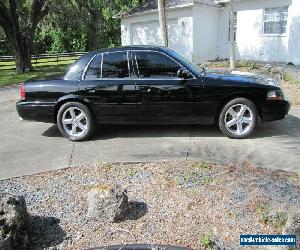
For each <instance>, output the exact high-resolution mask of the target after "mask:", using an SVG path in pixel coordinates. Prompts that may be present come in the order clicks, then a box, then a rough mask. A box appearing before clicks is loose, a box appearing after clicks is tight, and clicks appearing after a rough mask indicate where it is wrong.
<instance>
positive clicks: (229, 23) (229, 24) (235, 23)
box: [228, 12, 237, 41]
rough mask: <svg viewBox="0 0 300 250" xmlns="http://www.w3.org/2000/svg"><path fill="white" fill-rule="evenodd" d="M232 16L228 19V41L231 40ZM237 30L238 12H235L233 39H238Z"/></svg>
mask: <svg viewBox="0 0 300 250" xmlns="http://www.w3.org/2000/svg"><path fill="white" fill-rule="evenodd" d="M230 20H231V18H230V16H229V19H228V41H230V29H231V22H230ZM236 30H237V12H234V14H233V40H234V41H236Z"/></svg>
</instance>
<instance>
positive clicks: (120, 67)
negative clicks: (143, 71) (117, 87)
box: [85, 51, 129, 80]
mask: <svg viewBox="0 0 300 250" xmlns="http://www.w3.org/2000/svg"><path fill="white" fill-rule="evenodd" d="M128 77H129V64H128V56H127V51H122V52H111V53H103V54H99V55H97V56H96V57H95V58H94V59H93V60H92V62H91V63H90V65H89V66H88V69H87V71H86V75H85V80H100V79H107V78H128Z"/></svg>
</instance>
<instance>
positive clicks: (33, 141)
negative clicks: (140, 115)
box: [0, 86, 300, 179]
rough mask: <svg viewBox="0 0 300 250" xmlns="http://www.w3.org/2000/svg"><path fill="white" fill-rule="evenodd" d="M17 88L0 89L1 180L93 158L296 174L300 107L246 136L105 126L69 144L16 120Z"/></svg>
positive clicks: (212, 129)
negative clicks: (231, 165) (234, 165)
mask: <svg viewBox="0 0 300 250" xmlns="http://www.w3.org/2000/svg"><path fill="white" fill-rule="evenodd" d="M18 95H19V87H17V86H14V87H2V88H0V117H1V120H0V179H5V178H10V177H15V176H21V175H28V174H34V173H39V172H43V171H47V170H54V169H62V168H66V167H75V166H82V165H87V164H97V162H140V161H142V162H146V161H160V160H172V159H174V160H175V159H190V160H194V159H197V160H203V161H210V162H220V163H227V162H243V161H250V162H252V163H254V164H255V165H257V166H260V167H268V168H273V169H282V170H291V171H296V172H298V173H300V108H295V107H293V108H292V110H291V112H290V114H289V115H288V116H287V118H286V119H284V120H282V121H276V122H272V123H265V124H261V125H260V126H259V127H258V128H257V130H256V132H255V133H254V135H253V136H252V137H251V138H249V139H245V140H232V139H228V138H226V137H224V136H223V135H222V134H221V132H220V131H219V129H218V128H217V127H216V126H195V125H193V126H190V125H186V126H104V127H99V128H98V129H97V132H96V134H95V136H94V137H93V138H92V140H90V141H87V142H79V143H73V142H70V141H68V140H67V139H65V138H63V137H62V136H61V135H60V133H59V131H58V129H57V127H56V126H55V125H52V124H44V123H37V122H22V121H19V119H18V115H17V112H16V109H15V102H16V101H17V99H18V98H19V97H18Z"/></svg>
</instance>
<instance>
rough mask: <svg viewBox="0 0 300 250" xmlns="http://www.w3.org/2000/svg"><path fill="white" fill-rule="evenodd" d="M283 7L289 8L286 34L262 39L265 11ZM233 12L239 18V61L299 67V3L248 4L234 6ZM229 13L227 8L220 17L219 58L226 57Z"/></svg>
mask: <svg viewBox="0 0 300 250" xmlns="http://www.w3.org/2000/svg"><path fill="white" fill-rule="evenodd" d="M284 5H289V6H290V7H289V19H288V26H287V33H286V34H285V35H282V36H279V35H278V36H276V35H264V34H263V13H264V8H268V7H280V6H284ZM297 5H298V6H297ZM235 10H236V11H237V18H238V19H237V39H236V55H237V58H238V59H243V60H247V59H251V60H261V61H279V62H289V61H292V62H294V63H296V64H299V63H300V45H299V41H300V30H299V29H300V25H299V24H300V23H299V22H300V21H299V18H300V4H299V0H293V1H292V0H264V1H260V0H248V1H244V2H240V3H237V4H236V5H235ZM228 11H229V10H228V8H226V9H222V10H220V14H219V15H220V19H219V27H220V32H219V33H220V36H219V56H220V57H221V58H228V57H229V42H228V25H229V24H228ZM297 22H298V24H296V23H297Z"/></svg>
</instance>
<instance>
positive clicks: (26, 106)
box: [16, 101, 55, 123]
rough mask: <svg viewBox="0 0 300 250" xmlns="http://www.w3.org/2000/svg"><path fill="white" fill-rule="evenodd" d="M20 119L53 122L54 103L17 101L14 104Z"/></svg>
mask: <svg viewBox="0 0 300 250" xmlns="http://www.w3.org/2000/svg"><path fill="white" fill-rule="evenodd" d="M16 108H17V112H18V115H19V118H20V120H28V121H38V122H47V123H55V119H54V111H55V105H54V103H36V102H25V101H19V102H17V104H16Z"/></svg>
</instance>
